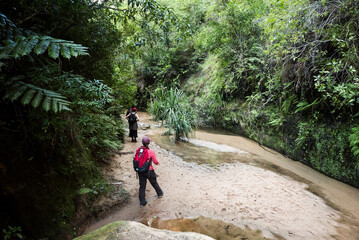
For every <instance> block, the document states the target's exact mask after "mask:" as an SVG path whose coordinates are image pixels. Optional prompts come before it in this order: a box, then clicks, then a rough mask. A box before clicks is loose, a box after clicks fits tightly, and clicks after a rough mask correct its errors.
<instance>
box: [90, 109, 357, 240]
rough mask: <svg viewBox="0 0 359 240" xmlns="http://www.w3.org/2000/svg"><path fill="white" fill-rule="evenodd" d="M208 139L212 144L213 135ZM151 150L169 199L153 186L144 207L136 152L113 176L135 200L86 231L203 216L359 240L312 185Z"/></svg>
mask: <svg viewBox="0 0 359 240" xmlns="http://www.w3.org/2000/svg"><path fill="white" fill-rule="evenodd" d="M140 118H141V122H148V116H147V115H145V114H141V113H140ZM151 133H152V134H153V130H140V131H139V135H140V137H139V139H142V137H143V136H144V135H145V134H147V135H149V136H150V134H151ZM200 137H201V136H199V138H200ZM202 137H203V135H202ZM206 139H207V140H208V141H212V140H211V139H208V136H207V137H206ZM126 140H128V139H126ZM215 140H216V139H213V142H216V141H215ZM217 140H218V139H217ZM237 141H238V140H237ZM225 144H226V143H225ZM245 144H246V143H245V142H243V143H242V146H243V148H242V150H245V151H248V150H249V149H248V148H247V149H246V146H245ZM228 145H229V146H231V145H232V146H233V141H232V144H231V141H230V140H229V142H228ZM140 146H141V144H140V143H139V142H138V143H131V142H126V144H125V147H124V149H123V150H122V151H123V152H135V150H136V149H137V148H138V147H140ZM150 147H151V148H152V149H153V150H154V151H155V152H156V154H157V158H158V159H159V161H160V165H159V166H155V170H156V173H157V174H158V175H159V177H158V182H159V185H160V186H161V188H163V190H164V197H163V198H161V199H157V197H156V193H155V191H154V190H153V188H152V187H151V186H150V185H149V184H148V185H147V191H146V197H147V200H148V202H149V204H148V205H147V206H146V207H143V208H140V206H139V200H138V179H136V175H135V173H134V171H133V168H132V161H131V158H132V154H131V155H122V156H117V157H115V159H114V161H113V162H112V166H110V168H109V171H108V174H109V175H111V177H112V178H113V179H116V181H119V182H123V184H124V186H126V189H127V190H128V191H129V193H130V195H131V199H130V202H129V203H128V204H127V205H126V206H124V207H123V208H121V209H119V210H116V211H114V212H112V213H109V215H108V216H107V217H106V218H104V219H102V220H100V221H98V222H96V223H94V224H93V225H91V226H89V227H88V228H87V230H86V233H87V232H90V231H92V230H95V229H97V228H99V227H101V226H104V225H106V224H107V223H110V222H113V221H116V220H134V221H141V220H143V219H151V218H153V217H160V218H161V219H176V218H180V217H184V218H196V217H198V216H200V215H202V216H205V217H210V218H213V219H220V220H222V221H224V222H227V223H232V224H234V225H236V226H239V227H241V228H244V227H245V226H248V227H249V228H251V229H255V230H257V229H258V230H261V231H262V232H263V234H264V236H265V237H268V238H275V235H281V236H282V237H284V238H286V239H358V234H353V232H354V233H355V231H357V230H358V229H355V226H354V227H353V224H355V223H350V224H349V223H348V222H346V223H345V224H344V223H343V221H344V220H343V213H341V212H339V211H337V210H334V209H333V208H332V207H330V206H328V205H327V204H326V203H325V201H324V200H323V199H322V198H320V197H318V196H316V195H314V194H313V193H311V192H310V191H308V190H307V188H308V185H307V184H306V183H302V182H299V181H297V180H294V179H293V178H292V177H289V176H286V175H280V174H278V173H275V172H273V171H270V170H266V169H264V168H260V167H257V166H253V165H251V164H246V163H241V162H236V163H226V164H222V165H220V166H219V167H218V168H216V169H213V168H210V167H206V166H204V165H197V164H195V163H188V162H185V161H183V160H182V159H181V158H179V157H177V156H175V155H173V154H172V153H170V152H168V151H166V150H164V149H162V148H160V147H159V146H157V145H156V144H155V143H153V142H152V143H151V145H150ZM263 154H264V153H263ZM261 156H262V155H256V156H254V157H257V158H258V157H259V158H260V157H261ZM272 157H273V156H272ZM274 160H275V159H274ZM347 221H349V220H348V218H347Z"/></svg>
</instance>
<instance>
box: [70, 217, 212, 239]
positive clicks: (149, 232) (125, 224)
mask: <svg viewBox="0 0 359 240" xmlns="http://www.w3.org/2000/svg"><path fill="white" fill-rule="evenodd" d="M94 239H96V240H138V239H151V240H163V239H166V240H194V239H197V240H213V238H211V237H208V236H206V235H202V234H199V233H193V232H173V231H169V230H159V229H155V228H150V227H147V226H145V225H143V224H142V223H138V222H131V221H117V222H113V223H110V224H107V225H106V226H104V227H102V228H99V229H97V230H95V231H93V232H90V233H88V234H86V235H83V236H80V237H77V238H75V239H74V240H94Z"/></svg>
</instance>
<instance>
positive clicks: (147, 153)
mask: <svg viewBox="0 0 359 240" xmlns="http://www.w3.org/2000/svg"><path fill="white" fill-rule="evenodd" d="M150 141H151V140H150V138H149V137H144V138H143V139H142V145H143V146H142V147H140V148H138V149H137V151H136V155H135V158H134V160H133V166H134V168H135V171H137V173H138V177H139V179H140V190H139V194H138V196H139V199H140V206H141V207H143V206H146V204H147V200H146V184H147V179H148V180H149V181H150V183H151V185H152V187H153V188H154V189H155V190H156V193H157V197H158V198H161V197H162V196H163V191H162V189H161V188H160V186H159V185H158V183H157V175H156V173H155V170H154V169H153V167H152V162H153V163H154V164H156V165H158V164H159V162H158V160H157V158H156V154H155V152H154V151H153V150H151V149H149V147H148V145H149V144H150Z"/></svg>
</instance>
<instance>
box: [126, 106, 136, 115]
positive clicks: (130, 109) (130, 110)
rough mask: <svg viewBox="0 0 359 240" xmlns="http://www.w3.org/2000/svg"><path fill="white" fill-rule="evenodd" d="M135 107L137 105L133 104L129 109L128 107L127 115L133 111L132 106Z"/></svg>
mask: <svg viewBox="0 0 359 240" xmlns="http://www.w3.org/2000/svg"><path fill="white" fill-rule="evenodd" d="M134 107H135V106H132V107H130V108H129V109H127V112H126V116H127V115H128V114H130V113H131V112H132V108H134Z"/></svg>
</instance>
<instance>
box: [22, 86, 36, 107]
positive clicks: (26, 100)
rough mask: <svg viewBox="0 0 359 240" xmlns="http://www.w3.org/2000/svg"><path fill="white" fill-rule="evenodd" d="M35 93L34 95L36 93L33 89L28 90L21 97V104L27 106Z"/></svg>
mask: <svg viewBox="0 0 359 240" xmlns="http://www.w3.org/2000/svg"><path fill="white" fill-rule="evenodd" d="M35 93H36V91H35V90H34V89H30V90H28V91H27V92H26V93H25V94H24V96H23V97H22V99H21V103H22V104H23V105H27V104H29V103H30V102H31V100H32V98H33V97H34V95H35Z"/></svg>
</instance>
